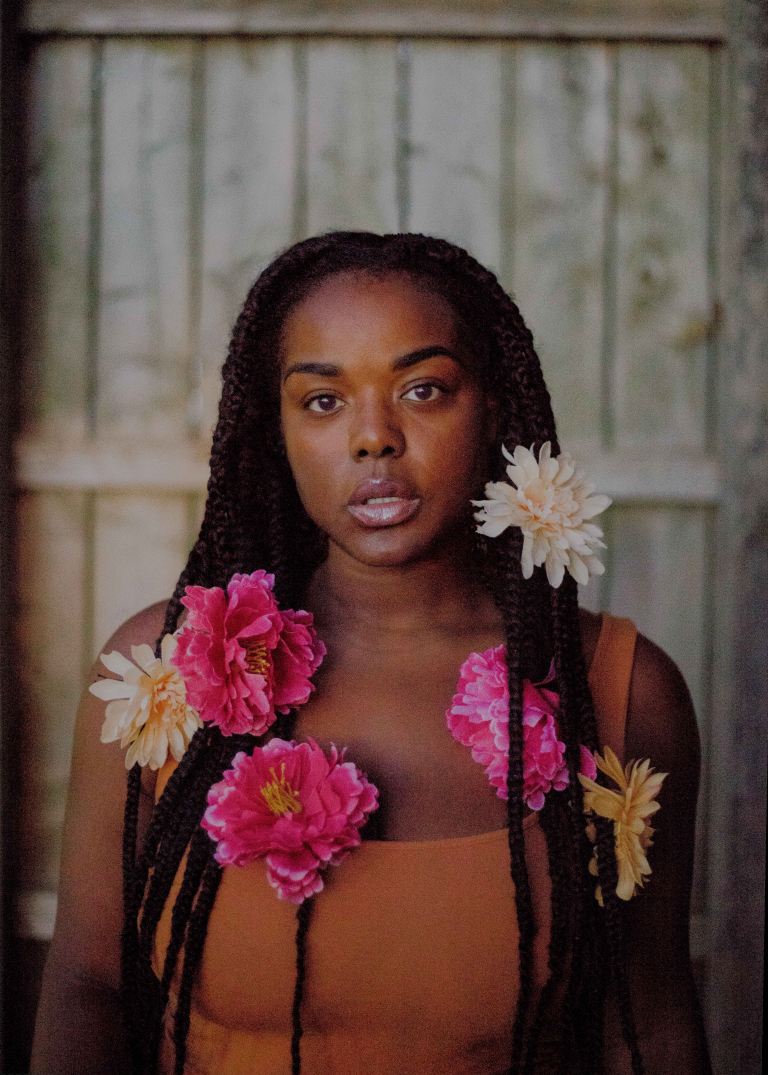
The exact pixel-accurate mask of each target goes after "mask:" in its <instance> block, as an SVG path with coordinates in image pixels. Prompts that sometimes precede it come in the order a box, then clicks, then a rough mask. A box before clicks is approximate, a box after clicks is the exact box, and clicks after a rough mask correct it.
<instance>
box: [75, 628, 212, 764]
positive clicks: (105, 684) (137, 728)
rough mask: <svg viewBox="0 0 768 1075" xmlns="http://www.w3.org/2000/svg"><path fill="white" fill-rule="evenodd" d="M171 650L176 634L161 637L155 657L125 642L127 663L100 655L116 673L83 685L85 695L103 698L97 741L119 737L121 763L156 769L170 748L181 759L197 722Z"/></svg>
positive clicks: (147, 648) (118, 656)
mask: <svg viewBox="0 0 768 1075" xmlns="http://www.w3.org/2000/svg"><path fill="white" fill-rule="evenodd" d="M175 650H176V636H175V635H170V634H168V635H165V637H164V638H163V640H162V642H161V644H160V656H159V657H155V654H154V652H153V650H152V649H151V647H150V646H147V645H146V644H143V645H141V646H131V656H132V657H133V661H134V662H135V663H132V662H131V661H129V660H128V658H127V657H123V655H122V654H121V653H118V652H117V651H116V650H114V651H113V652H112V653H102V655H101V662H102V664H103V665H104V666H105V667H106V668H108V669H109V671H110V672H114V673H115V675H118V676H121V677H122V682H121V681H120V680H116V679H99V680H97V681H96V682H95V683H92V684H91V686H90V687H89V688H88V689H89V690H90V692H91V694H95V695H96V697H97V698H101V699H102V700H103V701H105V702H107V710H106V717H105V720H104V724H103V725H102V729H101V741H102V743H113V742H114V741H115V740H116V739H119V740H120V746H121V747H128V751H127V753H126V755H125V767H126V769H131V768H133V766H134V765H135V764H136V762H138V763H139V765H148V766H149V767H150V769H159V768H160V767H161V766H162V765H163V764H164V763H165V761H166V758H167V757H168V751H169V750H170V752H171V754H172V755H173V757H174V758H175V759H176V761H181V758H182V755H183V754H184V751H185V750H186V749H187V746H188V745H189V741H190V739H191V738H192V736H193V735H194V734H195V732H196V731H197V729H198V728H200V727H201V726H202V721H201V720H200V717H199V716H198V714H197V711H196V710H195V709H193V708H192V706H190V705H189V704H188V703H187V693H186V688H185V686H184V680H183V679H182V678H181V675H180V674H179V672H178V670H177V669H176V668H174V667H173V665H172V664H171V657H172V656H173V654H174V652H175Z"/></svg>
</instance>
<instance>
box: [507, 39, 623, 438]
mask: <svg viewBox="0 0 768 1075" xmlns="http://www.w3.org/2000/svg"><path fill="white" fill-rule="evenodd" d="M515 57H516V59H515V71H514V116H515V122H514V135H512V134H511V132H510V134H509V135H508V137H514V141H515V165H514V180H513V182H512V189H513V193H514V211H513V216H514V238H513V241H512V249H513V258H514V261H513V268H512V280H511V284H512V288H513V292H514V294H515V296H516V299H517V301H518V304H519V306H520V309H521V312H522V314H523V317H524V318H525V320H526V322H527V323H528V325H529V327H530V328H531V329H532V331H533V334H534V342H535V345H536V348H537V351H538V353H539V356H540V358H541V360H542V365H543V367H544V374H545V377H546V380H547V384H548V387H549V389H550V392H551V394H552V401H553V406H554V409H555V416H556V418H557V423H558V432H559V435H560V440H561V442H562V443H563V444H565V445H576V446H577V447H578V448H581V447H582V446H583V447H585V448H588V449H589V448H595V447H597V446H598V445H599V443H600V440H601V426H602V405H601V404H602V362H601V351H602V335H603V289H604V256H605V221H606V209H607V203H608V179H609V175H608V172H609V149H610V145H609V142H610V89H611V65H610V60H609V56H608V53H607V50H606V48H605V47H601V46H598V45H594V46H593V45H562V44H559V45H541V44H538V45H526V44H521V45H519V46H518V47H517V49H516V50H515Z"/></svg>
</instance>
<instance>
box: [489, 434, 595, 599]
mask: <svg viewBox="0 0 768 1075" xmlns="http://www.w3.org/2000/svg"><path fill="white" fill-rule="evenodd" d="M501 450H502V452H503V454H504V458H505V459H508V460H509V462H510V464H511V465H510V466H508V467H507V475H508V477H509V480H510V482H512V484H511V485H509V484H508V483H507V482H488V484H487V485H486V487H485V495H486V496H487V497H488V499H487V500H474V501H473V504H474V505H475V506H476V507H478V508H480V511H478V512H476V514H475V519H476V520H477V522H478V524H479V525H478V527H477V530H478V533H480V534H485V536H486V537H498V536H499V534H501V533H502V532H503V531H504V530H506V528H507V527H508V526H519V527H520V529H521V530H522V531H523V554H522V570H523V578H526V579H529V578H530V577H531V575H532V574H533V569H534V567H539V566H540V565H541V564H544V565H545V567H546V571H547V578H548V579H549V583H550V585H551V586H554V587H557V586H559V585H560V583H561V582H562V581H563V575H564V573H565V571H566V569H567V570H568V571H569V572H570V573H571V575H573V577H574V578H575V579H576V581H577V582H578V583H580V584H581V585H582V586H583V585H584V584H585V583H586V582H587V581H588V580H589V576H590V575H602V573H603V572H604V571H605V568H604V567H603V564H602V563H601V562H600V560H599V559H598V558H597V556H596V555H595V550H596V549H604V548H605V543H604V542H603V541H602V540H601V539H602V536H603V531H602V530H601V529H600V527H599V526H595V525H594V523H588V522H586V520H587V519H591V518H593V517H594V516H595V515H599V513H600V512H601V511H605V509H606V508H607V507H608V505H609V504H610V503H611V498H610V497H608V496H591V495H590V494H591V493H592V492H594V488H595V487H594V486H593V485H590V484H589V483H588V482H585V481H584V476H583V474H582V472H581V471H580V470H578V469H577V468H576V464H575V463H574V461H573V459H572V457H571V456H570V454H569V453H568V452H562V453H561V454H560V455H558V456H557V457H556V458H554V459H552V458H550V452H551V445H550V442H549V441H547V442H546V443H545V444H543V445H542V446H541V450H540V451H539V459H538V462H537V461H536V456H535V455H534V454H533V450H530V451H529V449H528V448H524V447H523V446H522V445H521V444H519V445H518V446H517V447H516V448H515V453H514V455H510V454H509V452H508V451H507V450H506V448H505V447H504V446H503V445H502V448H501Z"/></svg>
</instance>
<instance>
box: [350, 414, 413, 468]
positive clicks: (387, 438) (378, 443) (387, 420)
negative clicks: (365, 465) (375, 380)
mask: <svg viewBox="0 0 768 1075" xmlns="http://www.w3.org/2000/svg"><path fill="white" fill-rule="evenodd" d="M356 412H357V413H356V414H355V418H354V421H353V423H352V428H351V429H350V443H349V448H350V454H351V455H352V456H353V458H355V459H366V458H368V457H369V456H372V457H373V458H374V459H378V458H380V457H383V456H387V455H392V456H395V457H396V458H397V457H398V456H400V455H402V454H403V450H404V448H405V438H404V436H403V431H402V429H401V428H400V425H399V423H398V422H397V420H396V417H395V415H394V414H393V413H392V411H391V408H390V407H388V406H387V405H386V403H383V402H381V401H375V402H374V401H370V402H368V403H366V404H364V405H359V406H358V407H357V408H356Z"/></svg>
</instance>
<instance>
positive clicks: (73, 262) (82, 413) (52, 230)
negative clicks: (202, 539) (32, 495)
mask: <svg viewBox="0 0 768 1075" xmlns="http://www.w3.org/2000/svg"><path fill="white" fill-rule="evenodd" d="M93 66H94V49H93V47H92V46H91V45H90V44H89V43H88V42H83V41H78V42H60V41H56V42H50V43H49V44H47V45H46V46H45V47H43V48H36V49H34V50H33V51H32V52H31V54H30V57H29V62H28V67H27V71H26V85H25V92H26V99H27V111H26V116H25V120H26V122H25V124H24V134H25V139H24V141H25V158H26V166H27V168H26V177H25V178H26V185H25V195H26V206H25V208H26V219H27V241H26V246H25V261H24V275H25V286H24V291H23V302H24V335H25V345H26V349H27V353H28V354H29V356H30V360H29V362H28V363H27V364H26V367H25V370H24V385H23V392H22V407H23V424H24V430H25V433H26V434H27V435H29V436H32V437H51V438H55V439H56V440H58V441H59V442H61V441H62V440H64V441H68V442H77V441H80V440H82V439H83V438H84V437H85V436H86V435H87V433H88V430H89V426H90V415H89V403H90V400H89V394H90V374H91V369H90V360H91V357H92V356H91V354H90V351H91V338H90V337H91V332H90V327H91V326H90V305H91V304H90V297H91V296H90V285H91V279H90V265H91V254H92V240H93V222H92V215H91V211H92V204H91V202H92V189H91V179H92V167H93V159H92V148H93V138H92V134H93V107H92V106H93V92H92V91H93V78H94V70H93Z"/></svg>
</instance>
